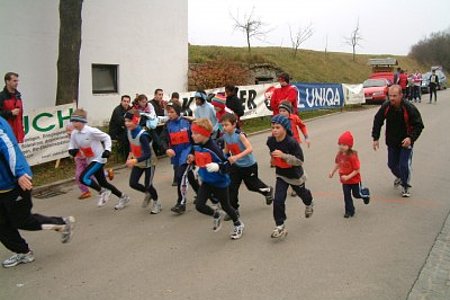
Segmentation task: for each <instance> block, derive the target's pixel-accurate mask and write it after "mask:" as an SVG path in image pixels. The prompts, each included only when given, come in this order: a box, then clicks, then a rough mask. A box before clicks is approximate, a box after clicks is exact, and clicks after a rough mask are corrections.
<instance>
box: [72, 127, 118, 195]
mask: <svg viewBox="0 0 450 300" xmlns="http://www.w3.org/2000/svg"><path fill="white" fill-rule="evenodd" d="M72 131H73V124H69V125H67V126H66V132H67V135H68V136H69V139H70V135H71V134H72ZM74 160H75V181H76V183H77V185H78V188H79V189H80V191H81V195H80V196H79V197H78V199H80V200H84V199H88V198H90V197H91V196H92V195H91V192H90V191H89V188H88V187H87V186H85V185H84V184H82V183H81V181H80V176H81V173H82V172H83V171H84V169H86V167H87V165H88V162H87V159H86V157H84V156H82V155H81V153H80V152H78V154H77V156H75V157H74ZM105 176H107V177H108V178H109V180H113V179H114V171H113V169H112V168H109V169H108V170H106V171H105ZM94 180H95V179H94Z"/></svg>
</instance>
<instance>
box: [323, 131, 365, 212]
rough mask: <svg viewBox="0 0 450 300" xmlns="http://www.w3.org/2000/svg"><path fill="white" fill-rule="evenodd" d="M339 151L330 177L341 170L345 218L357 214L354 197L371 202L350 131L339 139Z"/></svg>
mask: <svg viewBox="0 0 450 300" xmlns="http://www.w3.org/2000/svg"><path fill="white" fill-rule="evenodd" d="M338 144H339V152H338V153H337V155H336V158H335V162H336V165H335V166H334V168H333V170H331V171H330V174H329V175H328V177H330V178H333V176H334V173H336V171H337V170H339V178H340V180H341V183H342V190H343V192H344V203H345V214H344V218H350V217H353V216H354V215H355V207H354V206H353V199H352V193H353V197H355V198H357V199H363V201H364V204H369V202H370V194H369V189H368V188H363V187H362V185H361V174H360V172H359V169H360V163H359V158H358V153H357V152H356V151H355V150H353V149H352V147H353V136H352V133H351V132H350V131H346V132H344V133H343V134H342V135H341V136H340V137H339V140H338Z"/></svg>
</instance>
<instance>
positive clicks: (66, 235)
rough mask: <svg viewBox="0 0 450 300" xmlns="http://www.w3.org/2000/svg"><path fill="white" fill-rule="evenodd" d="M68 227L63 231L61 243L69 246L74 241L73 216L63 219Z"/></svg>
mask: <svg viewBox="0 0 450 300" xmlns="http://www.w3.org/2000/svg"><path fill="white" fill-rule="evenodd" d="M63 219H64V222H66V225H65V226H64V229H63V230H62V231H61V243H63V244H67V243H68V242H70V240H71V239H72V235H73V230H74V229H75V218H74V217H73V216H68V217H66V218H63Z"/></svg>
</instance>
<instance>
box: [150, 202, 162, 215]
mask: <svg viewBox="0 0 450 300" xmlns="http://www.w3.org/2000/svg"><path fill="white" fill-rule="evenodd" d="M161 208H162V205H161V202H160V201H159V200H153V204H152V210H151V211H150V213H151V214H153V215H156V214H159V213H160V212H161Z"/></svg>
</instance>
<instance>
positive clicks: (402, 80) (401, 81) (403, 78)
mask: <svg viewBox="0 0 450 300" xmlns="http://www.w3.org/2000/svg"><path fill="white" fill-rule="evenodd" d="M398 85H399V86H401V88H402V94H403V95H404V96H405V97H406V88H407V86H408V75H407V74H406V73H405V71H403V70H400V75H399V76H398Z"/></svg>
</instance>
